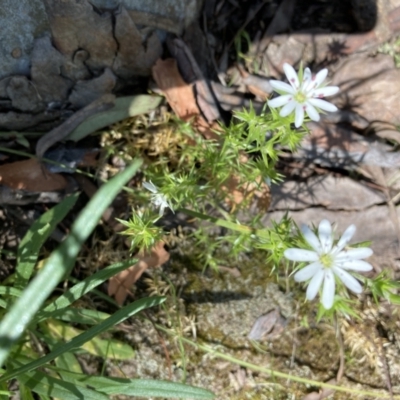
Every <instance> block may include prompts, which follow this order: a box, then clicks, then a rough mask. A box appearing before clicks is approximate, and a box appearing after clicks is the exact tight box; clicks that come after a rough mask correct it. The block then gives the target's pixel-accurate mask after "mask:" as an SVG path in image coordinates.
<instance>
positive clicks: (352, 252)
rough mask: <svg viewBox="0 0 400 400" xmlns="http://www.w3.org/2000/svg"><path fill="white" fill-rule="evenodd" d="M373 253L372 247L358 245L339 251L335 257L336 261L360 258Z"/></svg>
mask: <svg viewBox="0 0 400 400" xmlns="http://www.w3.org/2000/svg"><path fill="white" fill-rule="evenodd" d="M372 254H373V251H372V249H370V248H369V247H360V248H358V249H347V250H343V251H341V252H340V253H339V254H338V255H337V256H336V257H335V260H337V261H349V260H361V259H362V258H367V257H369V256H371V255H372Z"/></svg>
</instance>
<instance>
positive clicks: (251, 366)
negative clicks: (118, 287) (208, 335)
mask: <svg viewBox="0 0 400 400" xmlns="http://www.w3.org/2000/svg"><path fill="white" fill-rule="evenodd" d="M155 326H156V327H157V328H158V329H160V330H162V331H163V332H165V333H167V334H168V335H170V336H176V333H175V332H173V331H171V330H170V329H167V328H165V327H163V326H161V325H158V324H155ZM181 340H182V341H183V342H185V343H187V344H189V345H190V346H192V347H194V348H196V349H198V350H202V351H204V352H205V353H207V354H212V355H213V356H214V357H218V358H221V359H223V360H226V361H229V362H231V363H233V364H236V365H240V366H242V367H245V368H248V369H251V370H253V371H257V372H262V373H265V374H269V375H272V376H274V377H278V378H283V379H288V380H290V381H293V382H299V383H304V384H305V385H312V386H317V387H321V388H327V389H333V390H337V391H338V392H345V393H354V394H357V395H361V396H374V397H376V396H378V395H379V398H382V399H395V400H400V396H399V395H397V396H393V397H392V396H391V395H390V394H386V393H382V392H378V391H376V392H372V391H368V390H358V389H353V388H349V387H343V386H337V385H332V384H330V383H324V382H319V381H315V380H312V379H307V378H302V377H300V376H294V375H290V374H285V373H284V372H279V371H276V370H274V369H272V368H267V367H260V366H259V365H255V364H251V363H249V362H246V361H243V360H240V359H238V358H236V357H233V356H231V355H229V354H224V353H220V352H219V351H217V350H214V349H213V348H212V347H211V346H209V345H206V344H200V343H196V342H194V341H192V340H190V339H187V338H185V337H181Z"/></svg>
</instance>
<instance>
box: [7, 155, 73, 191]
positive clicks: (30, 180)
mask: <svg viewBox="0 0 400 400" xmlns="http://www.w3.org/2000/svg"><path fill="white" fill-rule="evenodd" d="M67 183H68V182H67V180H66V179H65V178H64V177H63V176H62V175H60V174H53V173H51V172H49V171H47V169H46V168H45V167H44V166H43V164H42V163H41V162H40V161H39V160H37V159H35V158H30V159H28V160H23V161H17V162H14V163H9V164H4V165H0V184H2V185H6V186H8V187H10V188H11V189H20V190H27V191H30V192H53V191H58V190H65V189H66V187H67Z"/></svg>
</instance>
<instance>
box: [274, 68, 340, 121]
mask: <svg viewBox="0 0 400 400" xmlns="http://www.w3.org/2000/svg"><path fill="white" fill-rule="evenodd" d="M283 70H284V71H285V74H286V77H287V79H288V81H289V83H290V85H289V84H287V83H285V82H281V81H275V80H270V83H271V86H272V87H273V88H274V89H275V91H276V92H278V93H279V94H282V96H279V97H277V98H275V99H272V100H270V101H268V105H269V106H270V107H272V108H277V107H282V109H281V111H280V113H279V115H280V116H281V117H286V116H287V115H289V114H290V113H292V112H293V111H295V123H294V124H295V126H296V128H298V127H299V126H300V125H301V124H302V123H303V120H304V113H305V112H306V113H307V115H308V116H309V117H310V118H311V119H312V120H313V121H319V112H320V110H324V111H329V112H334V111H337V107H336V106H334V105H333V104H331V103H328V102H327V101H325V100H322V97H326V96H332V95H334V94H336V93H337V92H338V91H339V88H338V87H337V86H326V87H320V86H321V84H322V82H323V81H324V80H325V78H326V76H327V75H328V70H327V69H326V68H325V69H323V70H321V71H319V72H318V73H317V75H314V76H312V75H311V71H310V69H309V68H306V69H305V70H304V75H303V80H302V81H301V82H300V79H299V76H298V75H297V74H296V71H295V70H294V69H293V67H292V66H291V65H289V64H287V63H285V64H283Z"/></svg>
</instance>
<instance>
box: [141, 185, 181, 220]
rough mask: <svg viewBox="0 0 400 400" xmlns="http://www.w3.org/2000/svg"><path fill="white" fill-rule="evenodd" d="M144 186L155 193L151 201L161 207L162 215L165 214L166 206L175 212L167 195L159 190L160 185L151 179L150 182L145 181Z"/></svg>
mask: <svg viewBox="0 0 400 400" xmlns="http://www.w3.org/2000/svg"><path fill="white" fill-rule="evenodd" d="M143 186H144V187H145V188H146V189H147V190H149V191H150V192H151V193H153V194H152V195H151V202H152V203H153V204H154V205H155V206H156V207H160V211H159V213H160V217H161V216H162V215H163V214H164V210H165V208H166V207H168V208H169V209H170V210H171V211H172V212H174V210H173V209H172V206H171V204H170V202H169V201H168V199H167V197H166V196H165V195H164V194H162V193H160V192H159V190H158V187H157V186H156V185H154V183H153V182H151V181H149V182H143Z"/></svg>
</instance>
